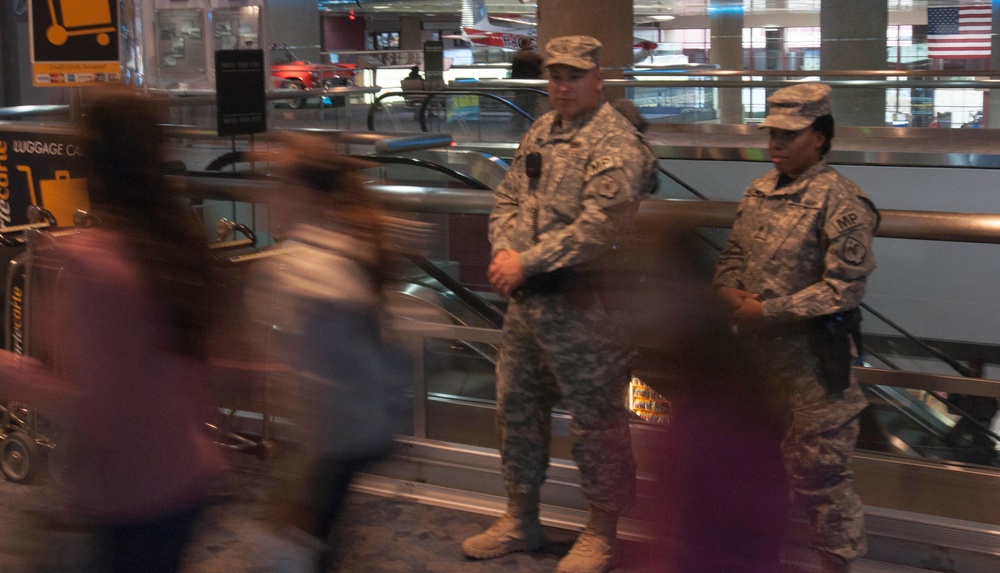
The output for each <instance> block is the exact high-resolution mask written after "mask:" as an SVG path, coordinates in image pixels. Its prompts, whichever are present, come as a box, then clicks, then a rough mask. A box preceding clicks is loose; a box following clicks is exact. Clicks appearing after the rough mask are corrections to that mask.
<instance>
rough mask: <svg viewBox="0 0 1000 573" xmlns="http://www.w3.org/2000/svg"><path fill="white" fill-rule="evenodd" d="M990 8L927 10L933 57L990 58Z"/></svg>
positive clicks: (930, 48)
mask: <svg viewBox="0 0 1000 573" xmlns="http://www.w3.org/2000/svg"><path fill="white" fill-rule="evenodd" d="M991 13H992V8H991V7H990V6H985V7H981V6H955V7H952V8H928V9H927V44H928V50H927V52H928V53H927V55H928V56H930V57H931V58H939V59H949V58H952V59H954V58H988V57H990V33H991V31H992V21H993V19H992V15H991Z"/></svg>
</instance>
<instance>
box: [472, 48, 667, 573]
mask: <svg viewBox="0 0 1000 573" xmlns="http://www.w3.org/2000/svg"><path fill="white" fill-rule="evenodd" d="M545 49H546V52H547V53H548V56H549V59H548V60H547V61H546V63H545V68H546V72H547V73H548V76H549V99H550V100H551V103H552V107H553V108H554V110H553V111H550V112H548V113H547V114H545V115H544V116H542V117H541V118H539V119H538V121H536V122H535V123H534V124H533V125H532V126H531V129H530V130H529V131H528V133H527V134H525V136H524V137H523V138H522V139H521V143H520V146H519V148H518V150H517V152H516V153H515V155H514V161H513V163H512V165H511V168H510V171H509V172H508V173H507V177H506V179H504V182H503V184H501V186H500V188H499V189H497V192H496V204H495V207H494V209H493V212H492V214H491V215H490V225H489V235H490V241H491V242H492V245H493V249H492V250H493V260H492V262H491V263H490V267H489V271H488V273H489V279H490V283H491V284H492V285H493V288H494V289H495V290H496V291H497V292H498V293H500V294H501V295H503V296H507V295H510V296H511V302H510V306H509V308H508V310H507V315H506V318H505V319H504V326H503V341H502V343H501V352H500V360H499V362H498V364H497V417H498V430H499V441H500V453H501V459H502V462H503V475H504V483H505V486H506V489H507V494H508V496H509V502H508V510H507V513H506V514H504V515H503V516H502V517H501V518H500V519H499V521H497V522H496V523H495V524H494V525H493V526H492V527H490V528H489V529H488V530H487V531H486V532H485V533H482V534H479V535H476V536H473V537H470V538H469V539H467V540H465V542H464V543H463V544H462V549H463V550H464V551H465V553H466V555H468V556H469V557H472V558H476V559H490V558H493V557H499V556H501V555H505V554H507V553H511V552H514V551H531V550H535V549H539V548H541V547H542V546H543V545H544V543H545V539H544V535H543V532H542V526H541V523H540V522H539V520H538V504H539V489H540V488H541V485H542V482H544V481H545V472H546V468H547V467H548V463H549V440H550V414H551V410H552V407H553V406H555V405H556V403H558V402H559V401H560V400H562V405H563V406H564V407H565V408H566V409H568V410H569V412H570V414H571V416H572V431H573V437H574V445H573V456H574V459H575V461H576V463H577V466H578V467H579V469H580V474H581V476H582V492H583V495H584V497H585V498H586V499H587V501H588V502H589V504H590V507H591V511H590V518H589V521H588V523H587V527H586V529H585V530H584V531H583V533H582V534H581V535H580V537H579V539H578V540H577V542H576V544H575V545H574V546H573V548H572V549H571V550H570V553H569V554H568V555H567V556H566V557H565V558H563V559H562V560H561V561H560V562H559V566H558V568H557V571H561V572H565V573H570V572H604V571H608V570H610V569H612V568H613V567H614V566H615V564H616V563H617V561H618V559H619V555H618V546H617V543H616V540H615V536H616V530H617V523H618V514H619V513H620V512H621V511H622V510H623V509H625V508H626V507H627V506H628V505H630V504H631V503H632V501H633V500H634V498H635V461H634V459H633V457H632V445H631V441H630V436H629V426H628V411H627V410H626V408H625V389H626V387H627V384H628V380H629V368H630V366H631V361H632V357H633V352H632V350H631V349H630V348H629V347H628V346H627V345H626V344H625V342H624V340H625V337H624V336H623V333H622V332H621V330H620V329H619V328H618V327H616V326H615V324H614V321H613V320H612V319H611V317H610V315H609V313H608V312H607V311H606V310H605V308H604V307H603V306H602V305H601V302H600V300H599V299H598V297H597V293H596V291H597V289H596V288H595V285H594V284H593V282H592V281H591V280H590V279H589V278H588V277H590V276H591V273H586V272H585V269H592V268H594V267H597V266H599V263H597V262H596V259H597V258H598V257H601V256H602V255H609V253H610V254H611V255H613V254H614V253H616V252H620V251H618V250H617V249H616V246H617V243H619V242H621V241H623V240H624V239H625V238H627V237H628V236H629V234H630V232H631V229H632V225H633V222H634V218H635V213H636V210H637V209H638V204H639V201H640V200H641V199H642V198H643V197H644V196H646V195H647V194H648V193H651V192H652V191H653V190H654V189H655V186H656V158H655V157H654V156H653V154H652V152H651V151H650V149H649V148H648V146H647V145H646V144H645V142H644V141H643V140H642V139H641V136H640V135H639V134H638V132H637V131H636V130H635V128H634V127H633V126H632V125H631V124H630V123H629V122H628V121H627V120H626V119H625V118H624V117H623V116H622V115H621V114H619V113H618V112H617V111H615V110H614V109H613V108H612V107H611V106H610V105H609V104H608V103H606V102H604V101H603V95H602V89H603V79H602V76H601V70H600V51H601V44H600V42H598V41H597V40H595V39H594V38H591V37H588V36H566V37H561V38H555V39H553V40H551V41H550V42H549V43H548V45H546V47H545Z"/></svg>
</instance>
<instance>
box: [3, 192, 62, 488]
mask: <svg viewBox="0 0 1000 573" xmlns="http://www.w3.org/2000/svg"><path fill="white" fill-rule="evenodd" d="M28 219H29V221H31V223H29V224H27V225H20V226H18V227H6V228H4V229H3V233H2V234H0V244H2V245H3V246H5V247H22V248H21V250H20V252H19V253H18V254H17V255H15V256H13V257H12V258H11V259H10V260H9V262H8V264H7V276H6V281H5V283H4V295H5V296H4V312H3V318H4V330H3V332H4V349H6V350H8V351H11V352H14V353H16V354H25V355H26V354H28V352H29V337H28V329H27V321H28V320H29V316H30V315H31V312H32V311H31V308H30V306H31V303H30V300H29V298H30V297H29V293H28V289H29V287H28V281H29V279H28V272H27V271H28V259H29V258H30V257H31V255H30V252H29V251H30V248H31V247H30V244H31V242H32V240H34V239H33V238H32V237H33V236H35V235H40V230H41V229H45V228H48V227H51V226H52V225H54V223H55V221H54V219H53V218H52V216H51V213H47V212H46V211H45V210H44V209H41V208H38V207H32V208H29V213H28ZM71 232H75V230H62V231H61V233H71ZM54 433H55V430H54V427H53V426H52V424H51V423H50V422H49V421H48V420H46V419H45V418H44V417H43V416H40V415H39V414H38V412H37V411H35V409H34V408H31V407H30V406H29V405H27V404H22V403H20V402H14V401H4V402H0V471H2V472H3V474H4V476H6V477H7V479H9V480H10V481H13V482H19V483H29V482H31V481H32V480H33V479H34V478H35V477H36V476H37V475H38V471H39V469H40V468H41V467H42V466H43V465H45V464H46V462H48V463H49V465H50V470H52V471H51V472H50V473H51V474H52V475H53V476H54V477H56V478H57V479H58V478H59V476H60V475H61V474H60V472H58V471H57V470H55V469H54V468H52V467H51V464H52V463H53V462H54V460H55V459H56V456H55V455H53V454H54V451H55V449H56V442H55V441H54V440H53V437H54Z"/></svg>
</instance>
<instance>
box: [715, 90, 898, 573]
mask: <svg viewBox="0 0 1000 573" xmlns="http://www.w3.org/2000/svg"><path fill="white" fill-rule="evenodd" d="M767 101H768V104H769V109H768V115H767V118H766V119H765V120H764V122H763V123H762V124H761V127H768V128H770V130H771V138H770V144H769V151H770V154H771V161H772V163H773V164H774V167H775V169H774V170H772V171H771V172H770V173H768V174H767V175H765V176H763V177H761V178H760V179H757V180H755V181H753V182H752V183H751V184H750V186H749V187H748V188H747V189H746V192H745V196H744V198H743V200H742V201H741V202H740V204H739V207H738V210H737V215H736V220H735V222H734V223H733V230H732V233H731V235H730V237H729V244H728V245H727V247H726V249H725V250H724V251H723V253H722V255H721V256H720V258H719V262H718V265H717V267H716V272H715V284H716V287H717V289H718V293H719V295H720V296H721V297H722V298H723V300H724V301H726V302H727V303H728V304H729V306H730V307H731V308H732V310H733V317H734V319H735V321H736V325H737V328H738V329H739V333H740V336H741V338H744V339H745V340H746V341H747V343H748V344H749V345H750V347H751V348H752V349H753V350H754V353H755V354H756V355H757V356H758V357H760V358H761V363H762V367H763V369H764V370H763V374H764V376H765V379H768V380H770V381H771V382H773V383H774V384H775V386H776V387H777V389H778V391H779V392H780V393H781V396H782V398H783V403H784V404H785V405H786V407H787V410H786V412H785V413H786V415H787V417H788V423H789V426H788V431H787V433H786V435H785V438H784V440H783V441H782V453H783V456H784V459H785V467H786V469H787V471H788V476H789V481H790V484H791V487H792V490H793V492H794V494H795V497H796V499H797V501H798V502H799V503H800V504H801V505H803V506H804V507H805V509H806V511H807V513H808V515H809V518H810V520H811V523H812V529H813V545H814V547H815V548H816V549H817V550H818V551H819V553H820V557H821V560H822V562H823V571H824V573H833V572H844V571H848V570H849V566H850V563H851V561H853V560H854V559H856V558H858V557H860V556H862V555H863V554H864V553H865V550H866V542H865V535H864V518H863V514H862V505H861V500H860V499H859V498H858V496H857V494H855V492H854V489H853V487H852V481H853V477H854V474H853V472H852V471H851V468H850V460H851V455H852V454H853V452H854V446H855V444H856V442H857V438H858V415H859V414H860V412H861V410H863V409H864V408H865V406H866V400H865V397H864V394H862V392H861V389H860V388H859V387H858V383H857V380H856V379H855V377H854V376H853V375H852V374H851V372H850V364H851V361H852V356H856V355H857V354H856V352H857V348H856V346H855V342H856V340H857V332H858V330H857V325H858V321H859V320H860V318H859V312H860V311H858V305H859V304H860V303H861V297H862V296H863V295H864V293H865V283H866V281H867V278H868V275H870V274H871V273H872V271H873V270H875V259H874V257H873V256H872V252H871V243H872V235H873V234H874V232H875V229H876V227H877V226H878V220H879V216H878V211H877V210H876V209H875V207H874V205H873V204H872V202H871V200H870V199H869V198H868V196H867V195H865V193H864V192H863V191H862V190H861V189H860V188H859V187H858V186H857V185H856V184H855V183H854V182H852V181H850V180H849V179H847V178H846V177H844V176H842V175H840V174H839V173H837V172H836V171H834V170H833V169H832V168H831V167H829V166H828V165H827V164H826V161H825V160H824V159H823V157H824V156H825V155H826V153H827V152H828V151H829V149H830V141H831V139H832V138H833V117H832V116H831V115H830V87H829V86H827V85H825V84H815V83H814V84H803V85H797V86H794V87H789V88H784V89H781V90H778V91H777V92H775V93H774V94H773V95H772V96H771V97H769V98H768V100H767Z"/></svg>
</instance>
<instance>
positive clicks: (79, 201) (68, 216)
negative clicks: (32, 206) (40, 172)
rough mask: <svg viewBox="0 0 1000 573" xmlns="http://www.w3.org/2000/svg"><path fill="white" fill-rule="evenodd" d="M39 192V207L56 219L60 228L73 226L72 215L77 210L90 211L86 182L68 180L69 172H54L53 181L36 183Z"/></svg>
mask: <svg viewBox="0 0 1000 573" xmlns="http://www.w3.org/2000/svg"><path fill="white" fill-rule="evenodd" d="M38 187H39V190H40V191H41V197H39V199H41V205H42V207H45V209H46V210H48V211H49V212H50V213H52V215H53V216H54V217H55V218H56V221H57V222H58V223H59V225H60V226H63V227H68V226H70V225H72V224H73V213H75V212H76V211H77V209H80V210H83V211H90V195H88V194H87V180H86V179H82V178H77V179H70V177H69V171H64V170H59V171H56V178H55V179H42V180H41V181H39V182H38Z"/></svg>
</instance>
